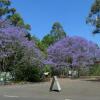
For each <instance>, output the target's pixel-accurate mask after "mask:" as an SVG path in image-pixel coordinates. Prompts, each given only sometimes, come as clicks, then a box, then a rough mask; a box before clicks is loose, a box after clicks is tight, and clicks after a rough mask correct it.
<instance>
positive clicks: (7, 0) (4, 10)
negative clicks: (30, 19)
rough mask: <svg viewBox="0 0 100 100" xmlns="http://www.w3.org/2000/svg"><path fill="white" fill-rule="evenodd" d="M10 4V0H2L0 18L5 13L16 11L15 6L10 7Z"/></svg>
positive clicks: (0, 2)
mask: <svg viewBox="0 0 100 100" xmlns="http://www.w3.org/2000/svg"><path fill="white" fill-rule="evenodd" d="M10 5H11V1H10V0H0V18H1V17H2V16H4V15H8V14H12V13H14V12H15V11H16V10H15V9H14V8H9V6H10Z"/></svg>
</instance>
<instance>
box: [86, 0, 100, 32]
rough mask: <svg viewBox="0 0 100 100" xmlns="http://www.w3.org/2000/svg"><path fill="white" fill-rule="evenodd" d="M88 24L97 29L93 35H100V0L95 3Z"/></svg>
mask: <svg viewBox="0 0 100 100" xmlns="http://www.w3.org/2000/svg"><path fill="white" fill-rule="evenodd" d="M86 23H88V24H91V25H93V26H94V27H95V29H94V31H93V34H96V33H100V0H95V2H94V3H93V5H92V7H91V10H90V13H89V15H88V17H87V20H86Z"/></svg>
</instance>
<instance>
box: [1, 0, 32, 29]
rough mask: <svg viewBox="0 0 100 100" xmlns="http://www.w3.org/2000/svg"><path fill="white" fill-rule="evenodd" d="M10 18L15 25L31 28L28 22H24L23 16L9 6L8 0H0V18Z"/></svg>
mask: <svg viewBox="0 0 100 100" xmlns="http://www.w3.org/2000/svg"><path fill="white" fill-rule="evenodd" d="M2 17H3V18H6V19H10V20H11V21H12V23H13V25H15V26H23V27H24V28H26V29H27V30H31V26H30V25H29V24H25V22H24V20H23V18H22V17H21V16H20V14H19V13H17V12H16V9H15V8H11V1H10V0H0V18H2Z"/></svg>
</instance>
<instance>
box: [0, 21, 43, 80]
mask: <svg viewBox="0 0 100 100" xmlns="http://www.w3.org/2000/svg"><path fill="white" fill-rule="evenodd" d="M27 34H28V32H27V30H26V29H25V28H22V27H17V26H14V25H13V24H12V22H11V21H9V20H2V19H1V20H0V70H1V71H6V72H7V71H11V72H13V73H14V74H15V75H16V76H17V74H19V73H20V75H19V76H20V77H19V78H21V79H24V78H25V80H28V79H30V80H31V77H32V74H33V76H34V73H30V71H28V69H29V70H31V72H32V69H34V68H38V69H39V70H41V68H42V66H43V63H42V62H43V59H44V56H43V54H42V52H41V51H40V50H39V49H38V48H37V46H36V45H35V42H34V40H29V39H28V38H27V37H26V35H27ZM18 71H19V72H18ZM22 74H23V75H22ZM24 75H26V76H24ZM21 76H22V77H21ZM33 79H34V78H33Z"/></svg>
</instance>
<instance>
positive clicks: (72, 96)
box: [0, 79, 100, 100]
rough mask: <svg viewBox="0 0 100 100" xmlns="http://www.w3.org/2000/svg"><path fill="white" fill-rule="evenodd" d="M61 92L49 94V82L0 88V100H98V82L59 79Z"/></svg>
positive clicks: (99, 84)
mask: <svg viewBox="0 0 100 100" xmlns="http://www.w3.org/2000/svg"><path fill="white" fill-rule="evenodd" d="M59 82H60V85H61V88H62V91H61V92H54V91H53V92H49V87H50V82H46V83H38V84H27V85H16V86H0V100H100V82H92V81H84V80H70V79H59Z"/></svg>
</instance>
